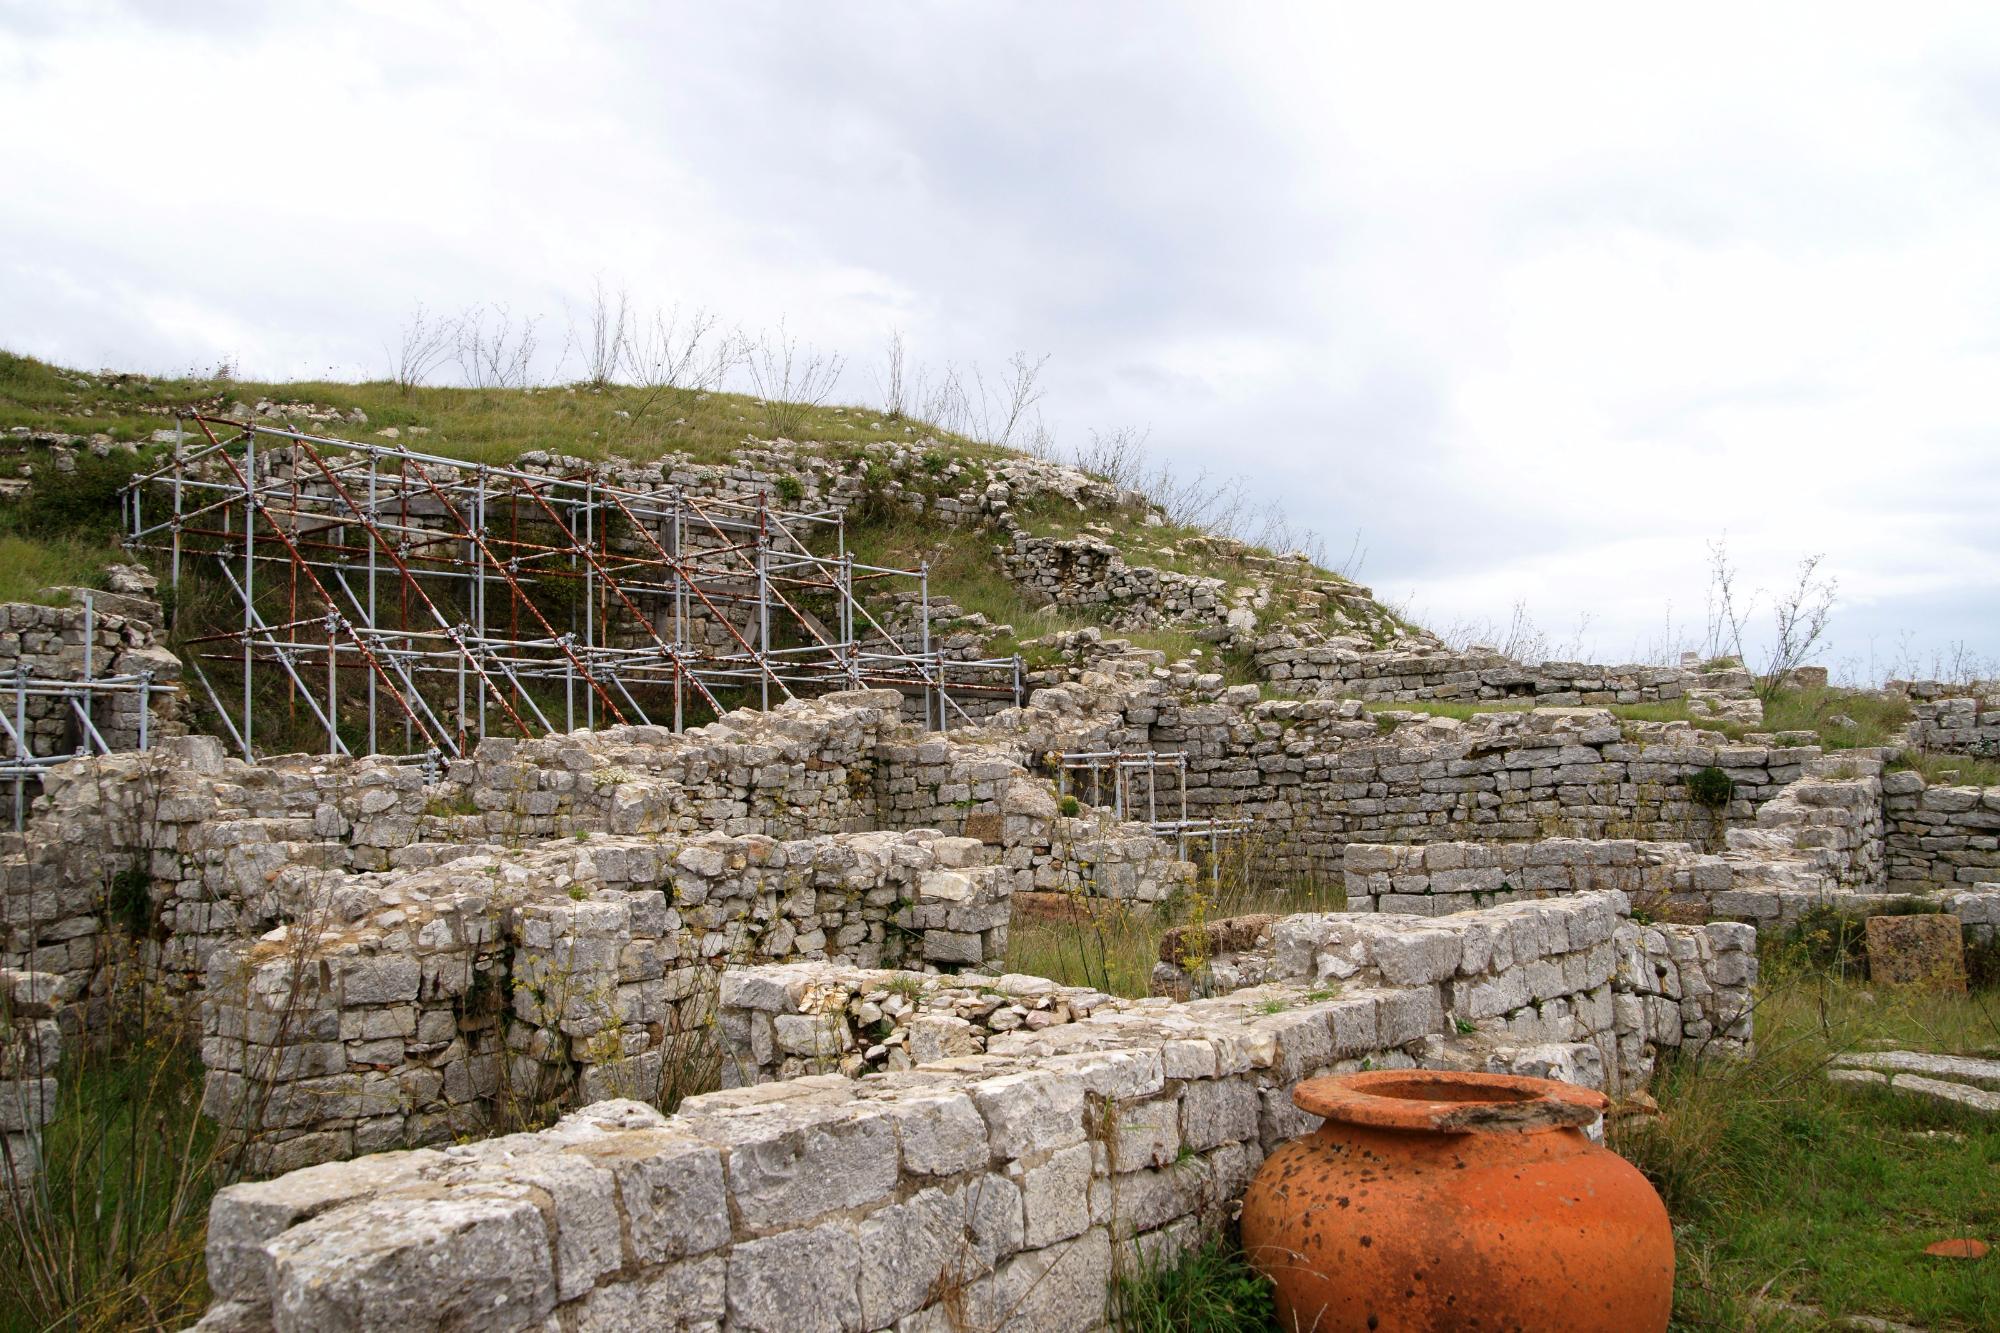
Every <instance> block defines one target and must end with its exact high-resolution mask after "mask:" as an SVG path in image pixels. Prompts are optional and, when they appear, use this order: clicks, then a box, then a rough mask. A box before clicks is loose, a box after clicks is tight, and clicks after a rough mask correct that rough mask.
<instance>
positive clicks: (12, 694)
mask: <svg viewBox="0 0 2000 1333" xmlns="http://www.w3.org/2000/svg"><path fill="white" fill-rule="evenodd" d="M96 650H97V606H96V599H95V598H94V597H93V596H92V595H91V594H90V593H88V592H86V593H84V595H83V675H82V676H81V677H79V678H74V679H69V678H62V677H54V676H40V675H36V674H34V673H33V672H31V671H29V670H28V668H27V667H26V666H19V665H17V666H16V667H15V668H14V670H13V671H12V672H10V673H8V674H7V675H5V676H0V740H4V742H5V746H4V749H0V781H5V782H10V783H11V784H12V785H13V788H14V829H15V831H16V832H19V831H20V829H21V827H22V824H23V822H24V821H25V820H26V818H27V811H28V784H29V783H35V784H37V787H38V788H39V784H40V783H41V780H42V774H43V773H44V772H45V771H46V770H48V769H49V768H51V767H53V766H54V765H56V764H62V763H67V762H68V761H70V760H71V759H80V758H83V757H84V756H87V755H94V754H110V753H112V751H113V748H114V747H113V744H112V742H111V741H109V740H107V739H105V736H104V732H103V730H102V729H101V728H100V727H99V726H98V722H99V720H100V715H99V713H98V706H99V704H100V703H110V702H111V701H113V700H115V699H117V698H118V697H120V696H124V695H137V696H138V705H137V708H136V709H135V710H133V711H134V719H133V720H134V723H135V725H136V727H137V730H138V735H137V738H136V739H137V745H136V746H131V745H128V746H122V747H118V748H123V749H135V748H136V749H138V750H146V749H150V748H151V746H152V740H153V736H152V721H153V700H154V698H155V696H158V695H172V694H176V693H178V692H179V691H178V690H176V689H175V687H174V686H172V685H165V684H156V683H154V680H153V673H152V672H150V671H141V672H134V673H128V674H125V675H119V676H100V675H98V674H97V657H96ZM52 700H53V701H59V703H58V704H57V708H56V710H55V711H56V712H58V713H59V714H61V715H63V718H64V721H65V723H66V725H65V726H64V727H63V728H62V731H63V733H64V736H65V739H66V740H67V738H68V737H74V740H75V743H74V745H73V746H71V748H69V749H67V750H60V749H55V748H49V747H47V746H45V747H44V749H43V752H41V753H37V751H36V748H35V737H36V733H37V732H38V731H45V730H46V728H45V726H44V724H45V723H46V722H47V721H48V713H49V711H50V710H49V709H48V707H47V701H52ZM31 709H32V715H31V711H30V710H31ZM115 730H116V729H115V728H114V731H115ZM44 739H46V737H45V738H44Z"/></svg>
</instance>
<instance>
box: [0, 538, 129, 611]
mask: <svg viewBox="0 0 2000 1333" xmlns="http://www.w3.org/2000/svg"><path fill="white" fill-rule="evenodd" d="M121 558H123V553H122V552H120V551H119V549H118V548H117V547H115V546H108V545H100V544H98V543H96V542H90V541H73V540H67V539H64V538H48V539H44V540H40V541H37V540H35V539H34V538H32V537H22V536H19V535H17V534H15V533H11V532H9V533H0V602H40V603H43V604H45V605H49V606H66V605H68V603H69V596H68V594H66V593H53V594H51V593H46V592H45V590H46V589H50V588H57V587H79V588H101V587H103V586H104V567H105V566H106V565H108V564H113V563H115V562H117V561H118V560H120V559H121Z"/></svg>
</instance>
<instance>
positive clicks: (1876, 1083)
mask: <svg viewBox="0 0 2000 1333" xmlns="http://www.w3.org/2000/svg"><path fill="white" fill-rule="evenodd" d="M1826 1077H1827V1080H1828V1081H1829V1082H1833V1083H1849V1084H1855V1085H1857V1086H1866V1087H1879V1088H1886V1089H1888V1090H1889V1091H1891V1092H1900V1093H1903V1094H1904V1095H1906V1096H1911V1097H1922V1098H1925V1099H1927V1100H1929V1101H1934V1102H1942V1103H1944V1104H1946V1105H1949V1106H1963V1107H1966V1108H1968V1109H1970V1110H1974V1111H1978V1112H1980V1113H1981V1114H1983V1115H1990V1116H2000V1092H1988V1091H1987V1090H1986V1089H1984V1088H1975V1087H1973V1086H1972V1085H1971V1084H1969V1083H1953V1082H1950V1081H1948V1080H1946V1079H1941V1078H1925V1077H1924V1076H1923V1075H1921V1074H1904V1073H1883V1072H1882V1071H1880V1070H1874V1069H1829V1070H1827V1071H1826Z"/></svg>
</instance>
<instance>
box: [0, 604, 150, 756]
mask: <svg viewBox="0 0 2000 1333" xmlns="http://www.w3.org/2000/svg"><path fill="white" fill-rule="evenodd" d="M120 568H121V569H122V568H123V567H122V566H121V567H120ZM57 591H61V590H57ZM69 591H70V593H71V604H70V605H66V606H40V605H35V604H32V603H27V602H0V711H4V713H5V716H6V720H7V725H8V726H9V727H13V728H16V729H18V730H20V731H21V732H22V734H23V737H24V739H25V740H26V742H27V745H28V749H29V752H30V753H32V754H36V755H63V754H74V753H79V752H81V751H82V749H83V748H84V743H85V739H86V737H85V733H84V731H83V723H82V722H81V721H80V720H79V719H78V717H77V715H76V712H75V710H74V709H73V708H72V706H71V704H70V702H69V701H68V700H67V699H62V698H56V697H51V696H47V695H42V696H36V695H28V694H21V695H20V696H19V697H17V692H16V689H15V684H16V682H17V681H19V680H21V679H23V678H24V677H27V678H40V679H43V680H51V681H81V680H83V679H84V678H85V676H86V674H88V675H90V676H93V677H106V676H141V675H148V674H150V676H151V678H152V680H153V682H154V683H155V684H157V685H162V686H173V685H176V684H178V682H179V681H180V673H181V664H180V659H179V658H177V657H175V656H174V655H173V654H172V653H170V652H168V651H167V650H166V649H165V648H164V647H162V646H161V644H160V642H159V635H160V632H161V625H162V623H163V621H162V619H161V613H160V606H159V603H157V602H155V601H152V600H150V599H149V598H147V597H144V596H138V595H133V594H127V593H117V592H90V591H86V590H85V589H81V588H77V589H71V590H69ZM86 596H87V597H89V598H90V601H91V609H90V610H86V609H85V608H84V604H83V603H84V598H85V597H86ZM86 643H87V644H88V646H87V647H86ZM86 668H87V671H86ZM145 698H146V696H144V695H142V694H140V693H139V692H137V691H118V692H109V691H107V692H104V693H102V694H100V695H99V696H98V697H96V698H93V699H91V700H89V701H88V702H87V707H88V710H89V713H90V723H91V725H92V726H93V727H95V728H96V729H97V732H98V735H99V736H101V737H102V738H103V741H104V744H105V745H106V746H107V747H108V748H110V749H112V750H136V749H138V748H139V743H140V739H141V732H142V730H143V732H144V734H145V739H146V740H147V741H148V742H149V743H150V742H151V741H152V740H154V739H157V738H160V737H164V736H169V735H174V734H176V733H178V732H180V731H181V730H184V724H183V719H182V709H181V700H180V698H179V696H178V695H176V694H156V695H153V696H151V707H150V710H148V711H147V716H146V717H145V718H144V722H143V727H142V721H141V717H140V714H141V711H142V709H144V708H145V704H144V703H143V702H142V700H144V699H145ZM12 749H13V744H12V742H11V741H9V740H7V739H5V738H4V737H0V753H11V752H12Z"/></svg>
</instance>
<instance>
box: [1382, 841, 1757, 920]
mask: <svg viewBox="0 0 2000 1333" xmlns="http://www.w3.org/2000/svg"><path fill="white" fill-rule="evenodd" d="M1345 866H1346V885H1347V908H1348V910H1349V911H1351V912H1402V913H1406V914H1410V915H1415V916H1443V915H1445V914H1447V913H1450V912H1465V911H1472V910H1475V909H1477V908H1481V907H1488V906H1493V905H1495V904H1498V903H1505V902H1520V901H1526V900H1530V899H1537V898H1547V897H1551V896H1556V895H1562V894H1570V893H1590V892H1595V891H1598V890H1604V889H1616V890H1618V891H1619V892H1621V893H1623V894H1624V895H1625V896H1626V897H1627V898H1629V899H1631V900H1632V901H1633V902H1635V903H1649V902H1656V901H1662V900H1671V899H1684V898H1686V897H1689V896H1692V895H1698V896H1702V897H1712V896H1713V895H1714V894H1716V893H1719V892H1723V891H1726V890H1727V889H1728V888H1729V885H1730V872H1729V866H1728V864H1727V863H1726V862H1724V861H1723V859H1722V858H1721V857H1719V856H1715V855H1711V854H1707V853H1703V852H1697V851H1696V850H1694V848H1692V847H1690V846H1688V845H1687V844H1686V843H1678V842H1642V841H1638V840H1635V839H1631V838H1611V839H1604V840H1599V841H1592V840H1589V839H1583V838H1550V839H1547V840H1545V841H1542V842H1517V843H1479V842H1433V843H1427V844H1422V845H1411V844H1380V843H1352V842H1351V843H1349V844H1348V845H1347V848H1346V853H1345Z"/></svg>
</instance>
